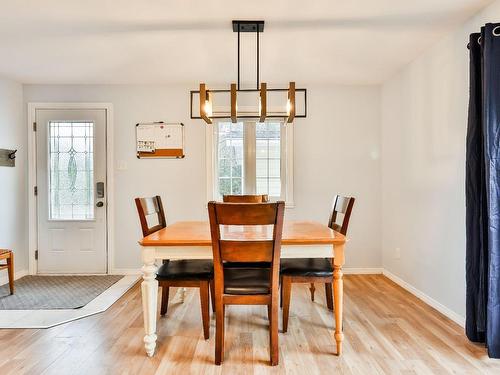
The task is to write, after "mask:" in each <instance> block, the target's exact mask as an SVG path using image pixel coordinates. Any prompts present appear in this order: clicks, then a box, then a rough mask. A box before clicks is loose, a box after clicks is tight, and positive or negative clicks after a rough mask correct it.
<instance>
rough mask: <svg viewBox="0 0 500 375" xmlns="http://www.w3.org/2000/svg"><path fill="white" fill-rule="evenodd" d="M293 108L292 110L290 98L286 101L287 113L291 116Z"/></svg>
mask: <svg viewBox="0 0 500 375" xmlns="http://www.w3.org/2000/svg"><path fill="white" fill-rule="evenodd" d="M291 110H292V103H291V102H290V99H288V100H287V102H286V114H287V115H288V116H290V112H291Z"/></svg>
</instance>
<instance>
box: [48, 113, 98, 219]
mask: <svg viewBox="0 0 500 375" xmlns="http://www.w3.org/2000/svg"><path fill="white" fill-rule="evenodd" d="M48 141H49V202H50V203H49V220H93V219H94V124H93V123H89V122H50V123H49V140H48Z"/></svg>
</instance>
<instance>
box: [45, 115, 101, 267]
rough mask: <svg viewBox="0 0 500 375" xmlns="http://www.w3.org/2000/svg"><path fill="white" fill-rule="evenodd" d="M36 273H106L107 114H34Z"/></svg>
mask: <svg viewBox="0 0 500 375" xmlns="http://www.w3.org/2000/svg"><path fill="white" fill-rule="evenodd" d="M36 150H37V160H36V165H37V167H36V180H37V216H38V266H37V271H38V273H44V274H46V273H58V274H73V273H77V274H85V273H106V270H107V251H106V191H107V190H106V110H105V109H37V110H36Z"/></svg>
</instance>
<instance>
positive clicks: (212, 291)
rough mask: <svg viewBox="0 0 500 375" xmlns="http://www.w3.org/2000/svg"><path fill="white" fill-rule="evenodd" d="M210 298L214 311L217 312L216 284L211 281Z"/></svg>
mask: <svg viewBox="0 0 500 375" xmlns="http://www.w3.org/2000/svg"><path fill="white" fill-rule="evenodd" d="M210 298H211V299H212V301H211V302H212V311H213V312H215V284H214V281H213V280H210Z"/></svg>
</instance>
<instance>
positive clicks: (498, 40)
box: [465, 24, 500, 358]
mask: <svg viewBox="0 0 500 375" xmlns="http://www.w3.org/2000/svg"><path fill="white" fill-rule="evenodd" d="M469 51H470V93H469V94H470V99H469V122H468V128H467V154H466V236H467V246H466V281H467V317H466V327H465V330H466V334H467V337H468V338H469V339H470V340H471V341H475V342H485V343H486V347H487V348H488V355H489V356H490V357H492V358H500V24H487V25H486V26H485V27H483V28H482V29H481V33H475V34H472V35H471V36H470V41H469Z"/></svg>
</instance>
